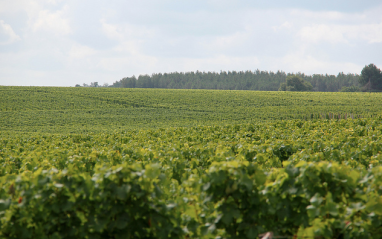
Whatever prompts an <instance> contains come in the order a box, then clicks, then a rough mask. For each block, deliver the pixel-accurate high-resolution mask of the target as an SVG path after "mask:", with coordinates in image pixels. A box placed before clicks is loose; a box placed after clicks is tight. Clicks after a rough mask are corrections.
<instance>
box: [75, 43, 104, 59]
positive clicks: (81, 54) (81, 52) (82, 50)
mask: <svg viewBox="0 0 382 239" xmlns="http://www.w3.org/2000/svg"><path fill="white" fill-rule="evenodd" d="M96 53H97V51H96V50H94V49H93V48H91V47H88V46H82V45H77V44H75V45H73V46H72V47H71V49H70V51H69V56H70V57H71V58H86V57H91V56H94V55H95V54H96Z"/></svg>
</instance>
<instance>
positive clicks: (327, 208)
mask: <svg viewBox="0 0 382 239" xmlns="http://www.w3.org/2000/svg"><path fill="white" fill-rule="evenodd" d="M0 90H1V92H2V94H1V99H2V100H1V101H0V109H1V111H0V114H1V116H2V117H1V118H0V122H1V123H2V125H1V128H0V238H208V239H209V238H219V237H220V238H256V237H257V236H258V235H259V234H260V233H264V232H267V231H272V232H274V234H275V235H278V236H290V237H293V236H296V237H311V238H312V237H321V238H380V237H382V229H381V228H382V190H381V186H380V185H381V184H382V137H381V135H382V126H381V120H382V117H381V116H380V114H381V108H380V107H379V105H380V104H379V102H380V101H381V96H380V95H379V94H368V93H367V94H365V93H351V94H350V93H349V94H348V93H335V94H334V93H311V92H243V91H223V92H222V91H194V90H190V91H182V90H181V91H175V90H150V89H148V90H147V89H110V88H82V87H78V88H41V87H31V88H20V87H0ZM321 112H322V113H321ZM332 112H336V113H335V114H334V113H332ZM361 115H362V116H363V118H358V116H361ZM367 116H373V117H369V118H367ZM284 117H285V118H288V119H289V118H295V119H291V120H280V118H284ZM132 119H134V120H135V121H134V120H132ZM144 120H146V123H142V121H144ZM134 122H135V123H134ZM203 124H204V125H203ZM171 126H176V127H171ZM179 126H187V127H179ZM23 131H25V132H23ZM34 131H35V132H34Z"/></svg>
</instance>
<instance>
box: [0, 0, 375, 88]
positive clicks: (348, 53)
mask: <svg viewBox="0 0 382 239" xmlns="http://www.w3.org/2000/svg"><path fill="white" fill-rule="evenodd" d="M381 12H382V2H381V1H375V0H370V1H367V0H366V1H344V0H341V1H326V0H324V1H302V0H301V1H281V0H277V1H253V0H252V1H244V0H243V1H227V0H219V1H218V0H204V1H199V0H194V1H186V0H184V1H179V0H178V1H175V0H161V1H157V0H150V1H149V0H140V1H122V0H112V1H100V0H91V1H90V0H82V1H78V0H67V1H64V0H44V1H42V0H41V1H33V0H18V1H10V0H0V85H25V86H29V85H35V86H74V85H75V84H77V83H78V84H82V83H90V82H95V81H97V82H99V84H104V83H108V84H112V83H113V82H115V81H117V80H120V79H121V78H123V77H126V76H132V75H135V76H138V75H140V74H152V73H159V72H161V73H164V72H174V71H178V72H188V71H197V70H199V71H216V72H219V71H221V70H222V71H233V70H236V71H246V70H256V69H260V70H266V71H277V70H282V71H285V72H304V73H306V74H325V73H328V74H338V73H339V72H344V73H358V74H359V73H360V72H361V70H362V68H363V67H364V66H365V65H366V64H370V63H374V64H376V65H377V67H379V68H382V57H381V56H382V14H381Z"/></svg>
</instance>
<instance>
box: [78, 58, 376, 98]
mask: <svg viewBox="0 0 382 239" xmlns="http://www.w3.org/2000/svg"><path fill="white" fill-rule="evenodd" d="M296 84H297V85H296ZM76 86H80V85H76ZM84 86H88V85H86V84H84ZM90 86H93V87H99V85H98V83H97V82H95V83H94V82H92V84H90ZM104 87H119V88H168V89H217V90H256V91H277V90H291V91H320V92H336V91H369V90H370V91H371V90H374V91H379V90H382V74H381V70H380V69H378V68H377V67H376V66H375V65H374V64H370V65H368V66H365V67H364V69H363V70H362V72H361V75H359V74H352V73H348V74H344V73H343V72H340V73H338V74H337V75H328V74H325V75H324V74H313V75H305V74H304V73H301V72H298V73H295V74H294V73H285V72H283V71H277V72H272V71H260V70H256V71H228V72H226V71H220V72H201V71H196V72H171V73H164V74H162V73H154V74H152V75H140V76H138V77H135V76H131V77H125V78H122V79H121V80H119V81H116V82H114V83H113V84H112V85H104Z"/></svg>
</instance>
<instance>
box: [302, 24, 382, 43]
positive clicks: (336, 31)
mask: <svg viewBox="0 0 382 239" xmlns="http://www.w3.org/2000/svg"><path fill="white" fill-rule="evenodd" d="M298 34H299V36H300V37H301V39H302V40H303V41H306V42H309V43H319V42H322V41H323V42H330V43H332V44H336V43H346V44H351V43H352V42H355V41H365V42H367V43H379V42H382V22H381V23H380V24H358V25H345V24H344V25H322V24H320V25H313V26H306V27H303V28H301V30H300V31H299V33H298Z"/></svg>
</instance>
